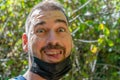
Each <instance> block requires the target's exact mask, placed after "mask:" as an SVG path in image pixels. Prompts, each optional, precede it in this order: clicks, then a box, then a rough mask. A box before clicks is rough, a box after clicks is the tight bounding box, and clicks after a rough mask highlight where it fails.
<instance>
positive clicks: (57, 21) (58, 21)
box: [35, 19, 67, 27]
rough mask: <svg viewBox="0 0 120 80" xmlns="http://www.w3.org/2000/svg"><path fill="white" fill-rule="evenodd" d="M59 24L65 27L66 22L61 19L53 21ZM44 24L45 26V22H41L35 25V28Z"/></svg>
mask: <svg viewBox="0 0 120 80" xmlns="http://www.w3.org/2000/svg"><path fill="white" fill-rule="evenodd" d="M61 22H62V23H64V24H65V25H67V22H66V21H65V20H63V19H56V20H55V23H61ZM44 24H46V22H45V21H41V22H39V23H37V24H36V25H35V27H37V26H38V25H44Z"/></svg>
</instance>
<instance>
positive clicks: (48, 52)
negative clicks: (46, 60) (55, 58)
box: [44, 51, 59, 54]
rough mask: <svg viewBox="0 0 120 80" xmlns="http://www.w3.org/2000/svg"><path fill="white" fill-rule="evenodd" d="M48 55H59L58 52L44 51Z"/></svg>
mask: <svg viewBox="0 0 120 80" xmlns="http://www.w3.org/2000/svg"><path fill="white" fill-rule="evenodd" d="M44 52H45V53H46V54H59V53H58V52H46V51H44Z"/></svg>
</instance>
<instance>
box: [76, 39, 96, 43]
mask: <svg viewBox="0 0 120 80" xmlns="http://www.w3.org/2000/svg"><path fill="white" fill-rule="evenodd" d="M75 41H80V42H84V43H96V42H98V40H82V39H75Z"/></svg>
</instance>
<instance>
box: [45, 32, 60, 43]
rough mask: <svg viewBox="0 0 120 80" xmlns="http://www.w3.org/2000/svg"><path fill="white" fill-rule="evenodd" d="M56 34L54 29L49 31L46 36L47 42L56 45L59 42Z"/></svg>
mask: <svg viewBox="0 0 120 80" xmlns="http://www.w3.org/2000/svg"><path fill="white" fill-rule="evenodd" d="M58 37H59V36H58V35H57V34H56V33H55V32H54V31H50V32H49V35H48V38H47V44H52V45H56V44H58V43H59V39H58Z"/></svg>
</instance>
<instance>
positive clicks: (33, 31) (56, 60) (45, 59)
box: [14, 0, 73, 80]
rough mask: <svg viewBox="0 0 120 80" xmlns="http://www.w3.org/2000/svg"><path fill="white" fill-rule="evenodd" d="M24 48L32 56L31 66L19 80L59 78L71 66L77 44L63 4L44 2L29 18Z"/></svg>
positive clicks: (24, 35)
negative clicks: (71, 33)
mask: <svg viewBox="0 0 120 80" xmlns="http://www.w3.org/2000/svg"><path fill="white" fill-rule="evenodd" d="M25 27H26V29H25V30H26V33H24V34H23V36H22V41H23V43H22V45H23V50H24V51H25V52H27V53H28V55H29V69H28V70H27V72H26V73H25V74H24V75H23V76H22V75H20V76H18V77H16V78H14V79H15V80H59V79H60V78H61V77H63V76H64V75H65V74H66V73H67V72H68V71H69V70H70V69H71V65H72V63H71V60H70V53H71V49H72V47H73V44H72V37H71V35H70V31H69V30H68V20H67V17H66V15H65V12H64V10H63V8H62V6H61V5H60V4H58V3H57V2H54V1H50V0H49V1H43V2H41V3H39V4H38V5H36V6H35V7H34V8H33V9H32V11H31V12H30V14H29V16H28V18H27V20H26V25H25Z"/></svg>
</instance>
